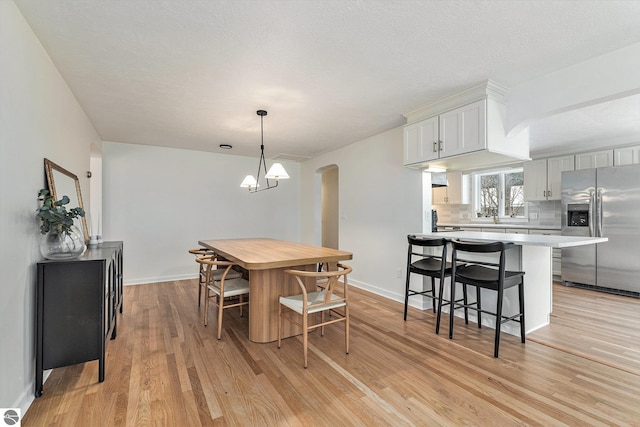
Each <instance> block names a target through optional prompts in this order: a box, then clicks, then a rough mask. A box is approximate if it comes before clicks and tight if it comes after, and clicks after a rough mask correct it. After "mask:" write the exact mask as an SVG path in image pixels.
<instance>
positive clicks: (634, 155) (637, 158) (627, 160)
mask: <svg viewBox="0 0 640 427" xmlns="http://www.w3.org/2000/svg"><path fill="white" fill-rule="evenodd" d="M636 163H640V145H636V146H634V147H622V148H616V149H614V150H613V164H614V165H615V166H622V165H633V164H636Z"/></svg>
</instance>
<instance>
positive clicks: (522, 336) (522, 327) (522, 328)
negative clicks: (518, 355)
mask: <svg viewBox="0 0 640 427" xmlns="http://www.w3.org/2000/svg"><path fill="white" fill-rule="evenodd" d="M518 294H519V295H518V296H519V299H520V340H521V341H522V343H523V344H524V342H525V324H524V277H523V278H522V281H521V282H520V284H519V285H518Z"/></svg>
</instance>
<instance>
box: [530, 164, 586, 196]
mask: <svg viewBox="0 0 640 427" xmlns="http://www.w3.org/2000/svg"><path fill="white" fill-rule="evenodd" d="M523 169H524V199H525V200H526V201H528V202H532V201H539V200H560V196H561V192H562V182H561V179H562V172H564V171H572V170H574V156H561V157H552V158H549V159H540V160H533V161H531V162H526V163H524V166H523Z"/></svg>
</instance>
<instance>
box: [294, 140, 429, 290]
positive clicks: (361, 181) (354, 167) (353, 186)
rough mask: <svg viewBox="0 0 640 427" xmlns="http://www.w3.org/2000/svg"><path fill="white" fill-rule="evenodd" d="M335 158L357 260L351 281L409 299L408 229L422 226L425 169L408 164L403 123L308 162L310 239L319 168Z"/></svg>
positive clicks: (343, 238) (343, 222)
mask: <svg viewBox="0 0 640 427" xmlns="http://www.w3.org/2000/svg"><path fill="white" fill-rule="evenodd" d="M332 164H335V165H337V166H338V168H339V171H340V179H339V191H340V197H339V211H340V212H339V215H340V223H339V230H340V243H339V246H340V249H341V250H345V251H349V252H353V260H352V261H349V262H347V263H348V264H349V265H351V266H352V267H353V273H352V274H351V275H350V278H349V280H350V282H352V283H353V284H354V285H356V286H358V287H361V288H363V289H367V290H369V291H372V292H375V293H378V294H380V295H384V296H387V297H389V298H393V299H396V300H403V298H404V280H405V277H406V276H405V263H406V256H407V234H409V233H416V232H421V231H422V173H421V172H420V171H417V170H413V169H407V168H405V167H403V166H402V128H396V129H392V130H390V131H388V132H384V133H381V134H379V135H376V136H373V137H371V138H367V139H365V140H362V141H360V142H357V143H355V144H351V145H349V146H347V147H344V148H341V149H338V150H336V151H333V152H331V153H328V154H325V155H323V156H320V157H316V158H314V159H311V160H308V161H306V162H304V163H303V164H302V170H301V183H302V196H301V202H302V203H301V206H300V209H301V224H302V227H301V229H302V240H303V242H304V243H309V244H314V243H316V242H315V241H314V239H315V238H316V234H315V231H316V230H315V227H316V221H317V219H316V217H315V215H314V214H315V212H316V206H314V203H317V201H316V200H317V199H319V198H317V197H315V194H314V188H315V186H314V185H315V184H314V183H315V180H316V173H317V171H318V169H320V168H322V167H324V166H327V165H332ZM398 269H400V277H399V278H398V277H397V271H398Z"/></svg>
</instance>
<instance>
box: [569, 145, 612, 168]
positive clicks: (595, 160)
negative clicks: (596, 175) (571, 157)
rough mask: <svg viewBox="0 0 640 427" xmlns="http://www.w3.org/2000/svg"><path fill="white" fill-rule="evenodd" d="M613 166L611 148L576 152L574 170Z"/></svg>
mask: <svg viewBox="0 0 640 427" xmlns="http://www.w3.org/2000/svg"><path fill="white" fill-rule="evenodd" d="M605 166H613V150H602V151H593V152H590V153H582V154H576V170H581V169H591V168H601V167H605Z"/></svg>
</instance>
